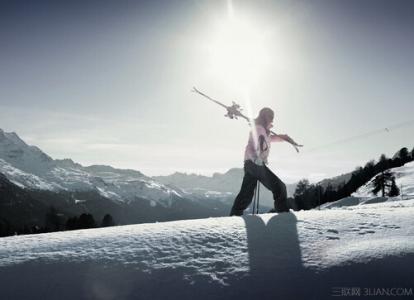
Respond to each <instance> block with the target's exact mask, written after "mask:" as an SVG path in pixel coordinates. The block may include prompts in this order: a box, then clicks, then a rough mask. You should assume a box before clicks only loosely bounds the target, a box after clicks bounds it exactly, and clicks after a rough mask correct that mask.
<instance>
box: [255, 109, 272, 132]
mask: <svg viewBox="0 0 414 300" xmlns="http://www.w3.org/2000/svg"><path fill="white" fill-rule="evenodd" d="M274 116H275V113H274V112H273V110H272V109H270V108H268V107H264V108H262V109H261V110H260V112H259V115H258V116H257V118H256V119H254V123H255V124H256V125H261V126H263V127H264V128H265V129H266V133H267V134H269V133H270V130H268V129H267V125H269V123H270V122H272V121H273V118H274Z"/></svg>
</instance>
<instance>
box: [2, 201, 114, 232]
mask: <svg viewBox="0 0 414 300" xmlns="http://www.w3.org/2000/svg"><path fill="white" fill-rule="evenodd" d="M115 225H116V223H115V221H114V219H113V217H112V216H111V215H110V214H106V215H105V216H104V217H103V218H102V220H101V222H99V223H98V222H96V221H95V218H94V216H93V215H92V214H90V213H83V214H81V215H79V216H72V217H69V218H67V217H66V216H65V215H64V214H63V213H61V212H59V211H58V210H57V209H56V208H55V207H54V206H50V207H49V210H48V211H47V212H46V214H45V222H44V225H43V226H39V225H31V226H29V225H23V226H22V227H20V228H16V227H15V226H13V225H12V224H11V223H10V222H9V221H8V220H7V219H4V218H3V219H0V237H4V236H10V235H20V234H37V233H46V232H55V231H63V230H77V229H89V228H99V227H109V226H115Z"/></svg>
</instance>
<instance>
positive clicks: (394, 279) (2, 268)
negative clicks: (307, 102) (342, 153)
mask: <svg viewBox="0 0 414 300" xmlns="http://www.w3.org/2000/svg"><path fill="white" fill-rule="evenodd" d="M413 214H414V200H406V201H396V202H393V203H378V204H372V205H364V206H356V207H355V206H354V207H347V208H337V209H332V210H321V211H318V210H310V211H300V212H290V213H283V214H263V215H254V216H252V215H250V216H244V217H222V218H209V219H202V220H187V221H175V222H165V223H152V224H141V225H128V226H117V227H110V228H101V229H89V230H76V231H66V232H57V233H48V234H39V235H28V236H24V235H23V236H14V237H6V238H2V239H0V282H1V287H2V289H1V296H2V298H3V299H45V300H48V299H108V300H109V299H111V300H112V299H113V300H115V299H117V300H118V299H124V300H129V299H199V300H204V299H206V300H207V299H209V300H210V299H239V300H240V299H266V300H267V299H269V300H270V299H298V300H301V299H332V298H335V297H340V296H342V297H344V298H351V299H360V298H372V299H383V298H384V299H385V298H386V296H390V295H387V294H386V293H392V295H391V296H390V298H400V297H392V296H401V297H402V298H407V299H411V298H412V297H413V292H414V290H413V289H414V287H413V277H412V266H413V263H414V241H413V239H412V236H413V235H414V222H413V221H412V216H413ZM22 283H24V288H22ZM351 293H353V294H352V295H354V297H352V296H350V295H351Z"/></svg>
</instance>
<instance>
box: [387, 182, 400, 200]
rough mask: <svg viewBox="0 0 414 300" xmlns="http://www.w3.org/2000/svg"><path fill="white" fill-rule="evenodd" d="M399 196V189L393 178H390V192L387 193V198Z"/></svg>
mask: <svg viewBox="0 0 414 300" xmlns="http://www.w3.org/2000/svg"><path fill="white" fill-rule="evenodd" d="M399 195H400V189H399V188H398V186H397V184H396V183H395V178H394V177H393V178H392V182H391V187H390V191H389V193H388V196H389V197H396V196H399Z"/></svg>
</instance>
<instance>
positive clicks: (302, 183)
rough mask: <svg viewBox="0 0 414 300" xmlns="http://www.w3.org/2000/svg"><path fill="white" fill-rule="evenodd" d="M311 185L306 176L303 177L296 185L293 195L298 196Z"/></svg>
mask: <svg viewBox="0 0 414 300" xmlns="http://www.w3.org/2000/svg"><path fill="white" fill-rule="evenodd" d="M309 187H310V184H309V180H307V179H306V178H304V179H301V180H300V181H299V182H298V184H297V185H296V189H295V192H294V194H293V197H294V198H297V197H299V196H301V195H303V194H304V193H305V192H306V190H307V189H308V188H309Z"/></svg>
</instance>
